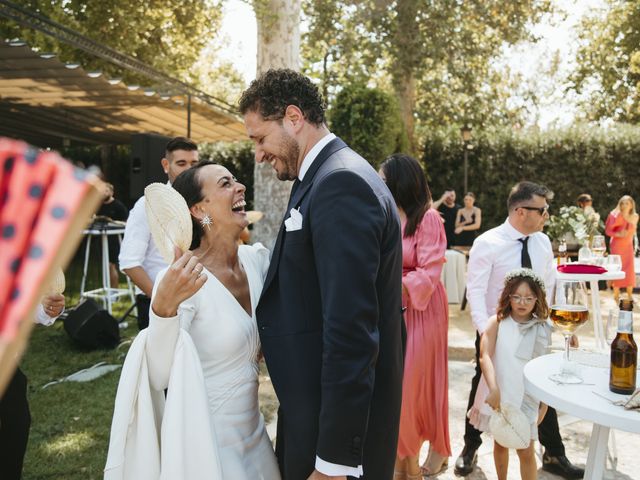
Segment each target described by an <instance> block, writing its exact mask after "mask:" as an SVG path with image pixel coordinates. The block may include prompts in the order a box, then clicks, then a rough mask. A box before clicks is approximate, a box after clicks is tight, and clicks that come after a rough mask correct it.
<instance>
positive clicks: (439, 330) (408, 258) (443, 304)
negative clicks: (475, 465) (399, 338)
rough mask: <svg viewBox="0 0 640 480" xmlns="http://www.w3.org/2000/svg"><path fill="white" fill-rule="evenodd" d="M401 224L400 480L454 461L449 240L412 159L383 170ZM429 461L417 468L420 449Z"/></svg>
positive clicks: (390, 162)
mask: <svg viewBox="0 0 640 480" xmlns="http://www.w3.org/2000/svg"><path fill="white" fill-rule="evenodd" d="M380 176H381V177H382V178H383V179H384V181H385V182H386V184H387V186H388V187H389V190H391V193H392V194H393V197H394V199H395V201H396V205H397V206H398V212H399V214H400V220H401V222H402V232H403V238H402V264H403V273H402V291H403V305H404V306H405V307H406V309H407V310H406V312H405V322H406V325H407V348H406V355H405V365H404V378H403V384H402V411H401V414H400V438H399V440H398V452H397V457H396V472H395V477H394V480H405V479H406V480H413V479H421V478H422V477H423V476H431V475H436V474H438V473H440V472H441V471H442V470H444V469H445V468H446V467H447V464H448V457H449V456H450V455H451V446H450V444H449V398H448V388H449V385H448V375H447V361H448V357H447V333H448V326H449V325H448V322H449V320H448V316H449V308H448V303H447V296H446V293H445V290H444V287H443V286H442V282H440V273H441V272H442V266H443V264H444V262H445V257H444V253H445V249H446V247H447V238H446V236H445V232H444V226H443V224H442V220H441V219H440V215H439V214H438V212H437V211H436V210H433V209H431V208H430V206H431V192H430V191H429V186H428V185H427V181H426V179H425V175H424V172H423V171H422V167H421V166H420V164H419V163H418V161H417V160H415V159H414V158H412V157H409V156H408V155H403V154H396V155H392V156H391V157H389V158H388V159H386V160H385V161H384V163H383V164H382V166H381V168H380ZM425 441H428V442H429V455H428V457H427V459H426V461H425V462H424V464H423V465H422V467H420V466H419V464H418V456H419V454H420V447H421V446H422V444H423V442H425Z"/></svg>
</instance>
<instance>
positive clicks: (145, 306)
mask: <svg viewBox="0 0 640 480" xmlns="http://www.w3.org/2000/svg"><path fill="white" fill-rule="evenodd" d="M149 307H151V299H150V298H149V297H147V296H146V295H143V294H138V295H136V308H137V309H138V329H139V330H142V329H143V328H147V327H148V326H149Z"/></svg>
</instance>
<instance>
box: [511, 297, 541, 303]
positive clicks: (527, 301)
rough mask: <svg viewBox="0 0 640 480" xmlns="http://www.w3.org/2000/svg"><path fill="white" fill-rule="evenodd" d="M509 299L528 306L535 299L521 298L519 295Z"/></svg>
mask: <svg viewBox="0 0 640 480" xmlns="http://www.w3.org/2000/svg"><path fill="white" fill-rule="evenodd" d="M509 298H510V299H511V300H512V301H514V302H516V303H520V304H522V305H530V304H532V303H533V302H535V301H536V297H521V296H520V295H509Z"/></svg>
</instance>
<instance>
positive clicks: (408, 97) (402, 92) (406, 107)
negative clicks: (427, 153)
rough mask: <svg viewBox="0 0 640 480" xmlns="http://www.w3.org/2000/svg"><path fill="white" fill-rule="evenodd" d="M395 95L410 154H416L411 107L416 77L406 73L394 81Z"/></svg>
mask: <svg viewBox="0 0 640 480" xmlns="http://www.w3.org/2000/svg"><path fill="white" fill-rule="evenodd" d="M395 89H396V97H397V98H398V103H399V105H400V116H401V117H402V122H403V123H404V127H405V129H406V131H407V137H408V138H409V148H410V150H411V154H412V155H414V156H415V155H416V154H417V146H416V142H415V120H414V118H413V109H414V107H415V103H416V79H415V77H414V76H413V74H407V75H405V76H404V77H402V78H399V79H398V80H397V81H396V82H395Z"/></svg>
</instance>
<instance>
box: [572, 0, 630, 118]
mask: <svg viewBox="0 0 640 480" xmlns="http://www.w3.org/2000/svg"><path fill="white" fill-rule="evenodd" d="M607 3H608V8H607V9H606V10H605V11H604V12H603V11H597V12H596V13H594V15H592V16H591V17H588V18H586V19H585V20H584V21H583V22H582V25H581V26H580V32H581V34H580V41H581V43H582V47H581V48H580V49H579V50H578V56H577V61H578V68H577V69H576V71H575V73H574V74H573V75H572V76H571V78H570V80H571V82H572V87H571V88H573V89H574V90H575V91H576V92H578V93H584V94H585V96H586V98H585V101H584V102H583V103H582V105H581V106H582V109H583V110H584V111H585V112H586V113H587V115H588V118H589V119H590V120H602V119H613V120H619V121H623V122H638V121H639V120H640V89H639V85H638V82H639V81H640V71H639V68H638V62H639V61H640V58H639V55H640V4H639V3H638V2H630V1H626V0H607Z"/></svg>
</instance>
